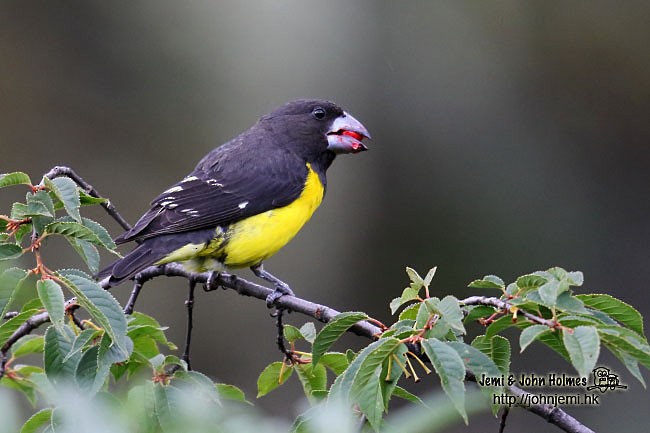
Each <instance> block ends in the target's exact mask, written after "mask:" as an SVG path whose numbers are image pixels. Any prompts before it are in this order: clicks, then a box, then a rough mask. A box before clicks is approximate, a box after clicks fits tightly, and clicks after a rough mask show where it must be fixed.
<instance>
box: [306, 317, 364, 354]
mask: <svg viewBox="0 0 650 433" xmlns="http://www.w3.org/2000/svg"><path fill="white" fill-rule="evenodd" d="M366 319H368V315H367V314H366V313H355V312H345V313H341V314H337V315H336V316H335V317H334V318H332V320H330V321H329V323H327V324H326V325H325V326H323V329H321V331H320V332H319V333H318V334H317V335H316V338H315V339H314V343H313V347H312V360H311V362H312V364H314V365H316V364H318V360H319V359H320V357H321V356H323V354H324V353H325V352H327V350H328V349H329V348H330V347H331V346H332V344H334V342H335V341H336V340H338V339H339V338H340V337H341V335H343V334H344V333H345V331H347V330H348V329H349V328H350V327H352V326H353V325H354V324H355V323H357V322H360V321H361V320H366Z"/></svg>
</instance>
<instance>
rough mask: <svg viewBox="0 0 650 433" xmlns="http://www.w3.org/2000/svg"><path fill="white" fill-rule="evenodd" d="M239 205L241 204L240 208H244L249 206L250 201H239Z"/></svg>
mask: <svg viewBox="0 0 650 433" xmlns="http://www.w3.org/2000/svg"><path fill="white" fill-rule="evenodd" d="M238 206H239V209H244V208H245V207H246V206H248V202H247V201H243V202H241V203H239V205H238Z"/></svg>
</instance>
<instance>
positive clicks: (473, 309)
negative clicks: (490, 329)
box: [463, 305, 495, 323]
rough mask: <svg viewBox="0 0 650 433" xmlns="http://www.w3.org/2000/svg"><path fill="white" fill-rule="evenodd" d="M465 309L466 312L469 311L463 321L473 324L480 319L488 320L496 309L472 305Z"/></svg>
mask: <svg viewBox="0 0 650 433" xmlns="http://www.w3.org/2000/svg"><path fill="white" fill-rule="evenodd" d="M464 308H465V310H467V311H469V313H468V314H467V316H465V318H464V319H463V321H464V322H465V323H471V322H474V321H476V320H479V319H485V318H488V317H490V316H491V315H492V314H493V313H494V311H495V309H494V307H490V306H488V305H470V306H468V307H464Z"/></svg>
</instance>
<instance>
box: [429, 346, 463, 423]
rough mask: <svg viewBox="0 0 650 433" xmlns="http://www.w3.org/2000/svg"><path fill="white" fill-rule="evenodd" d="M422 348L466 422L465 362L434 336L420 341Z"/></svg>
mask: <svg viewBox="0 0 650 433" xmlns="http://www.w3.org/2000/svg"><path fill="white" fill-rule="evenodd" d="M422 348H423V349H424V352H425V353H426V354H427V356H428V357H429V359H430V360H431V364H432V365H433V368H434V369H435V370H436V373H438V376H440V383H441V385H442V389H443V390H444V391H445V393H446V394H447V396H449V399H450V400H451V401H452V403H453V404H454V407H455V408H456V410H457V411H458V413H460V415H461V416H462V417H463V420H464V421H465V424H467V412H466V411H465V383H464V381H465V364H464V363H463V359H462V358H461V357H460V355H459V354H458V352H457V351H456V350H455V349H454V348H453V347H452V346H451V345H449V344H448V343H444V342H442V341H440V340H437V339H435V338H430V339H427V340H424V341H423V342H422Z"/></svg>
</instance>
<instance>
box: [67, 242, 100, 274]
mask: <svg viewBox="0 0 650 433" xmlns="http://www.w3.org/2000/svg"><path fill="white" fill-rule="evenodd" d="M66 239H67V241H68V242H70V245H71V246H72V248H74V250H75V251H76V252H77V254H79V256H80V257H81V258H82V260H83V261H84V262H85V263H86V266H88V270H89V271H90V273H92V274H96V273H97V272H99V260H100V257H99V251H97V247H96V246H94V245H93V244H91V243H90V242H88V241H83V240H81V239H74V238H69V237H66Z"/></svg>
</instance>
